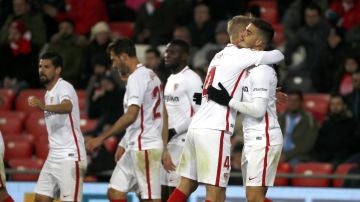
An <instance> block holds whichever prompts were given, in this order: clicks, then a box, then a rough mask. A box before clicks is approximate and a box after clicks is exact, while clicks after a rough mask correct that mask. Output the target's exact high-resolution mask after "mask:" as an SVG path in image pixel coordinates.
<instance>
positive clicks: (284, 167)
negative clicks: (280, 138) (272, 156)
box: [274, 162, 292, 186]
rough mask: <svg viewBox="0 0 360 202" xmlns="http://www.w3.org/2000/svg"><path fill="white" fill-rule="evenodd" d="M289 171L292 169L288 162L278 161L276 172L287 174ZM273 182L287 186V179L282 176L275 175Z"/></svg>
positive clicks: (276, 184)
mask: <svg viewBox="0 0 360 202" xmlns="http://www.w3.org/2000/svg"><path fill="white" fill-rule="evenodd" d="M291 171H292V169H291V165H290V164H289V163H286V162H279V165H278V167H277V171H276V173H278V174H288V173H291ZM274 184H275V186H287V185H289V179H288V178H284V177H276V178H275V182H274Z"/></svg>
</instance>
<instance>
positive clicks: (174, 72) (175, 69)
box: [171, 63, 187, 74]
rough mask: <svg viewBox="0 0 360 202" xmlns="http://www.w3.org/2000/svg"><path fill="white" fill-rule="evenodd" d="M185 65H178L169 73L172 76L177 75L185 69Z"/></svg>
mask: <svg viewBox="0 0 360 202" xmlns="http://www.w3.org/2000/svg"><path fill="white" fill-rule="evenodd" d="M186 66H187V65H186V63H183V64H180V65H178V66H177V67H174V68H173V69H172V70H171V71H172V73H173V74H177V73H179V72H181V71H182V70H183V69H184V68H185V67H186Z"/></svg>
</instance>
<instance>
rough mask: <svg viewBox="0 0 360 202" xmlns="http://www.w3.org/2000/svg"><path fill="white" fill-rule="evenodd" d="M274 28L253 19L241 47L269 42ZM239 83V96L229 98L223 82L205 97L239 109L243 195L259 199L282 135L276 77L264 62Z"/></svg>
mask: <svg viewBox="0 0 360 202" xmlns="http://www.w3.org/2000/svg"><path fill="white" fill-rule="evenodd" d="M273 36H274V31H273V29H272V27H271V25H270V24H269V23H267V22H265V21H263V20H259V19H254V20H253V21H252V22H251V23H250V24H249V25H248V26H247V28H246V32H245V34H244V37H243V41H242V42H241V43H240V45H241V46H242V47H247V48H252V49H255V50H264V49H265V48H266V47H267V46H268V44H270V43H271V41H272V38H273ZM245 71H246V72H245V73H244V74H245V77H244V80H243V81H242V83H241V85H240V86H239V90H238V91H239V92H241V94H242V95H241V100H240V99H237V98H235V97H234V98H232V96H230V95H229V93H228V91H227V89H226V88H224V86H223V85H222V84H221V83H219V84H218V86H219V87H220V90H218V89H216V88H214V87H213V86H210V87H209V88H208V98H209V99H210V100H213V101H215V102H216V103H218V104H220V105H222V106H225V107H226V108H228V107H230V108H231V109H233V110H236V111H239V112H240V113H241V114H242V115H243V116H244V119H243V131H244V149H243V153H242V160H241V162H242V163H241V164H242V165H241V167H242V176H243V184H244V185H245V186H246V198H247V201H249V202H263V201H264V200H265V195H266V192H267V187H268V186H273V185H274V180H275V175H276V168H277V165H278V162H279V159H280V155H281V150H282V143H283V136H282V133H281V129H280V125H279V123H278V119H277V115H276V98H275V96H276V85H277V77H276V73H275V71H274V69H273V68H272V67H270V66H268V65H260V66H257V67H250V68H248V69H246V70H245Z"/></svg>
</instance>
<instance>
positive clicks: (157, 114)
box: [152, 86, 161, 119]
mask: <svg viewBox="0 0 360 202" xmlns="http://www.w3.org/2000/svg"><path fill="white" fill-rule="evenodd" d="M152 96H153V98H156V102H155V105H154V108H153V110H152V111H153V118H154V119H157V118H160V117H161V113H160V112H159V111H158V108H159V106H160V103H161V92H160V87H159V86H156V87H155V88H154V90H153V91H152Z"/></svg>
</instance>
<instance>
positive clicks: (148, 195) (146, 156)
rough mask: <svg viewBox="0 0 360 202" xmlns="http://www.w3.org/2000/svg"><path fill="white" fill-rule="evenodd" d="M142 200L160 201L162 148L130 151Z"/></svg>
mask: <svg viewBox="0 0 360 202" xmlns="http://www.w3.org/2000/svg"><path fill="white" fill-rule="evenodd" d="M130 154H131V159H132V160H133V163H134V168H133V169H134V171H135V176H136V181H137V182H138V185H139V189H140V192H141V198H142V201H156V202H160V201H161V184H160V167H161V156H162V149H148V150H142V151H130Z"/></svg>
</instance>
